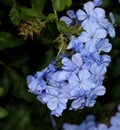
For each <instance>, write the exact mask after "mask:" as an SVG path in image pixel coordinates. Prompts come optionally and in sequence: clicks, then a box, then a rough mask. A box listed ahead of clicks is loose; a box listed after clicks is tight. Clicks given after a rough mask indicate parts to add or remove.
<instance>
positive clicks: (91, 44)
mask: <svg viewBox="0 0 120 130" xmlns="http://www.w3.org/2000/svg"><path fill="white" fill-rule="evenodd" d="M84 30H85V31H83V32H82V33H81V35H80V36H79V37H78V39H79V41H80V42H83V43H85V48H86V49H87V50H88V51H89V52H94V51H96V44H97V43H98V42H100V40H102V39H103V38H105V37H106V36H107V33H106V31H105V30H104V29H101V28H98V26H97V24H96V23H95V24H94V26H93V23H92V22H89V23H88V24H86V25H85V26H84Z"/></svg>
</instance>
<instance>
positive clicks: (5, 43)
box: [0, 32, 24, 50]
mask: <svg viewBox="0 0 120 130" xmlns="http://www.w3.org/2000/svg"><path fill="white" fill-rule="evenodd" d="M23 43H24V42H23V40H21V39H18V38H16V37H14V36H13V35H11V34H10V33H8V32H0V50H2V49H6V48H9V47H15V46H19V45H21V44H23Z"/></svg>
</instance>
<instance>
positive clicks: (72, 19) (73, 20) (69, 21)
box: [60, 10, 79, 26]
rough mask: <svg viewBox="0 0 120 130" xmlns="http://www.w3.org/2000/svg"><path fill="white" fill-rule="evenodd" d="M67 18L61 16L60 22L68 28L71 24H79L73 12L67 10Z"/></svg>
mask: <svg viewBox="0 0 120 130" xmlns="http://www.w3.org/2000/svg"><path fill="white" fill-rule="evenodd" d="M67 15H68V16H69V17H67V16H62V17H61V18H60V20H61V21H64V22H65V23H66V24H67V25H68V26H70V25H72V24H76V23H79V21H78V20H77V16H76V14H75V12H74V11H73V10H68V11H67Z"/></svg>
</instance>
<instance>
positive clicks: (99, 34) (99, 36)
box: [94, 29, 107, 39]
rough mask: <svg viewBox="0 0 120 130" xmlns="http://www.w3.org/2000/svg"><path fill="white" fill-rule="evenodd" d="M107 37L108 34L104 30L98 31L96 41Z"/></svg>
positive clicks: (95, 36)
mask: <svg viewBox="0 0 120 130" xmlns="http://www.w3.org/2000/svg"><path fill="white" fill-rule="evenodd" d="M106 36H107V32H106V31H105V30H104V29H97V30H96V32H95V35H94V38H96V39H102V38H105V37H106Z"/></svg>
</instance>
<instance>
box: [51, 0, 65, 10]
mask: <svg viewBox="0 0 120 130" xmlns="http://www.w3.org/2000/svg"><path fill="white" fill-rule="evenodd" d="M65 4H66V3H65V1H64V0H53V3H52V6H53V8H54V9H55V10H56V11H62V10H64V8H65Z"/></svg>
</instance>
